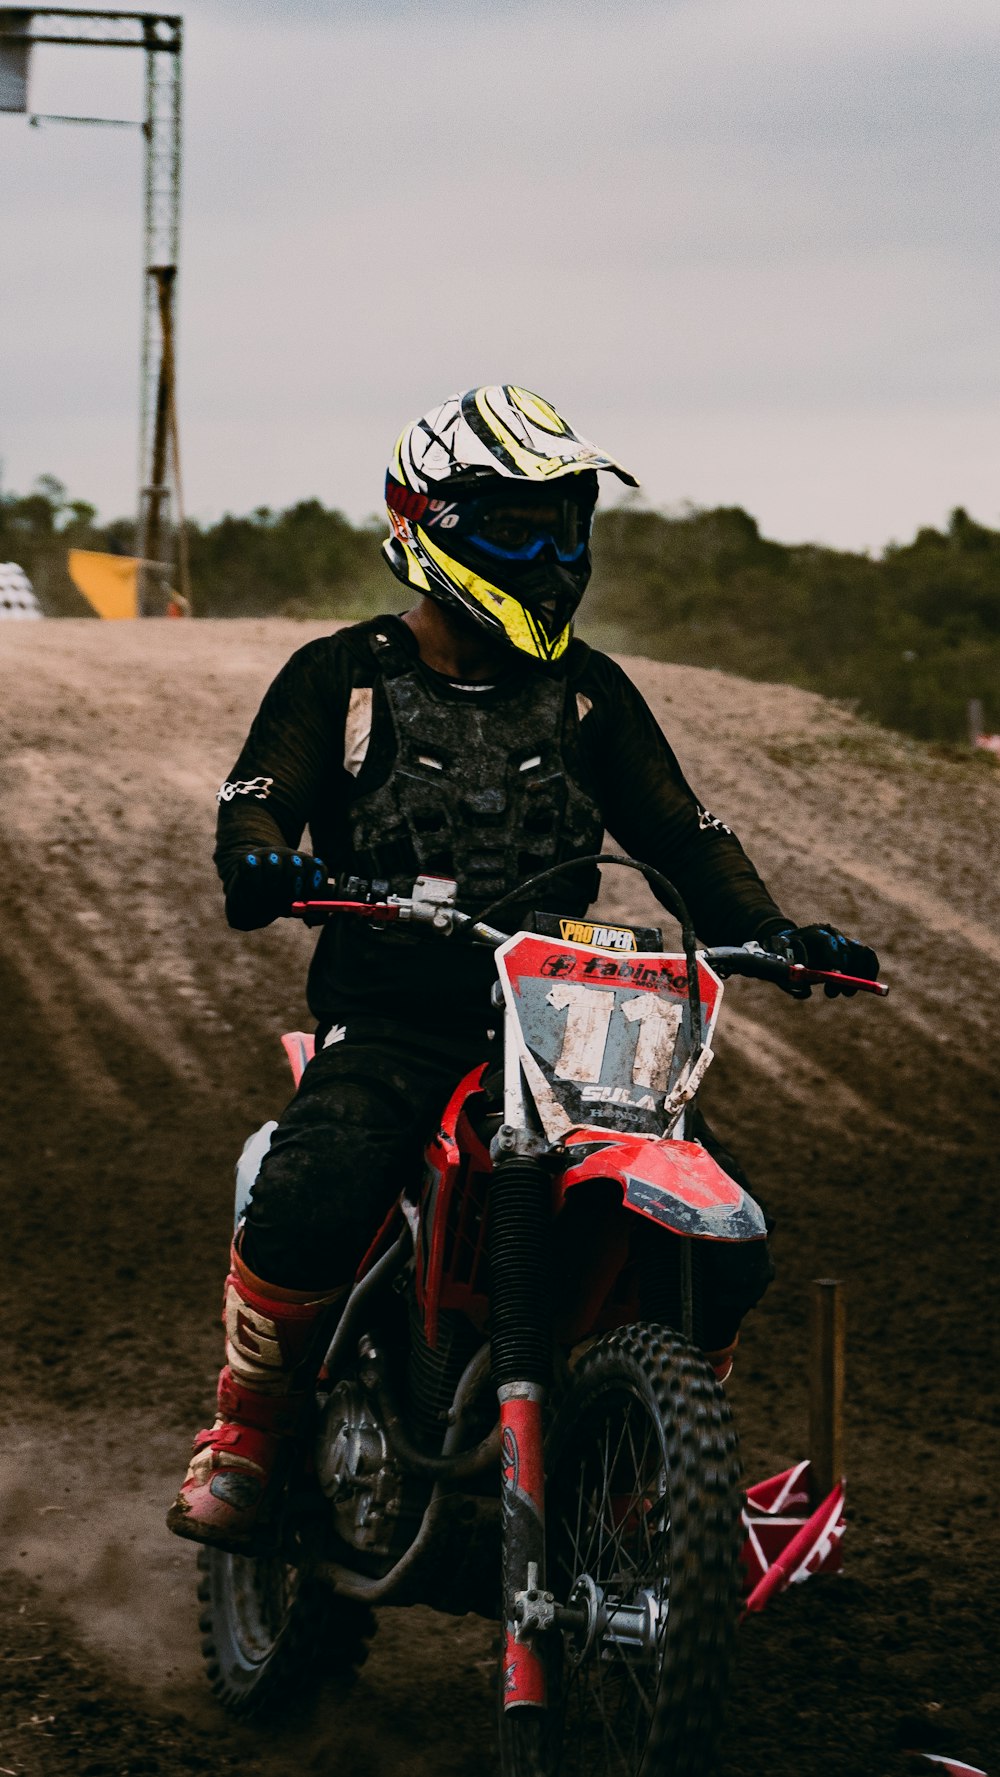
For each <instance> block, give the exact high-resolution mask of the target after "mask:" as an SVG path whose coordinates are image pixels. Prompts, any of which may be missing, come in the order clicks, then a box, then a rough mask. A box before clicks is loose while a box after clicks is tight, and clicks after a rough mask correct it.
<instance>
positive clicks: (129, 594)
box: [68, 549, 139, 618]
mask: <svg viewBox="0 0 1000 1777" xmlns="http://www.w3.org/2000/svg"><path fill="white" fill-rule="evenodd" d="M68 566H69V576H70V579H71V580H72V582H73V585H74V586H75V587H76V589H77V591H78V592H82V593H83V596H84V598H85V599H86V600H87V603H88V604H90V605H93V607H94V610H95V611H96V612H97V615H98V617H108V618H117V617H135V616H137V615H138V604H139V595H138V577H139V576H138V570H139V562H138V561H137V559H136V557H135V556H134V555H104V554H102V553H101V552H100V551H98V550H96V549H71V550H70V551H69V561H68Z"/></svg>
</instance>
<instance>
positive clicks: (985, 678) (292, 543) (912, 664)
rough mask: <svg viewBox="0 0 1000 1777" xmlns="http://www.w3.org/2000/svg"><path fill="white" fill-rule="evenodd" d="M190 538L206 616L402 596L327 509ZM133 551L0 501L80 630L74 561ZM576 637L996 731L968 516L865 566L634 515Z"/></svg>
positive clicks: (0, 515)
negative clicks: (71, 554)
mask: <svg viewBox="0 0 1000 1777" xmlns="http://www.w3.org/2000/svg"><path fill="white" fill-rule="evenodd" d="M187 528H188V542H189V549H190V558H191V578H192V584H193V588H194V593H195V599H196V608H197V613H198V615H199V616H201V617H267V616H285V617H300V618H323V617H331V618H353V617H363V616H368V615H370V614H372V613H373V612H376V611H379V610H391V609H394V608H396V606H397V605H398V604H399V603H400V602H401V601H402V599H403V596H404V595H403V593H402V589H401V588H400V587H399V586H398V585H397V584H396V583H395V582H393V581H392V580H391V579H390V576H389V571H388V568H387V567H386V566H385V564H384V563H383V561H382V558H381V551H380V547H379V545H380V541H381V538H382V536H383V535H384V525H383V523H382V521H381V520H379V519H375V518H373V519H370V520H368V521H366V522H364V523H362V524H353V523H352V522H351V521H350V520H349V519H348V518H346V517H345V516H344V514H343V513H342V512H339V511H337V510H336V509H335V508H331V507H327V506H324V505H323V504H322V502H321V501H319V500H301V501H299V502H297V503H296V504H295V505H294V506H289V507H287V508H286V509H284V510H283V511H272V510H271V509H270V508H268V507H264V506H260V507H258V508H257V509H256V510H255V511H253V512H252V513H250V514H248V515H247V516H245V517H234V516H232V515H229V514H227V515H226V516H225V517H223V518H221V519H219V520H218V521H217V522H216V523H214V524H207V525H201V524H198V523H196V522H194V521H190V522H189V524H188V527H187ZM132 535H133V529H132V521H131V520H124V519H121V520H114V521H112V522H111V523H109V524H101V523H100V522H99V520H98V514H97V512H96V510H95V508H94V507H93V506H91V505H90V504H88V503H87V502H86V501H84V500H74V499H70V497H69V495H68V493H67V490H66V489H65V488H64V487H63V486H62V484H61V483H60V482H58V481H57V480H55V479H54V478H53V477H52V476H43V477H41V478H40V479H39V481H38V482H37V483H36V485H35V487H34V489H33V490H32V492H31V493H29V494H26V495H21V496H19V495H16V494H6V495H0V559H3V560H5V559H8V558H9V559H11V560H13V561H17V562H19V563H20V564H21V566H22V567H23V568H24V569H25V570H26V572H27V573H28V574H29V576H30V577H31V578H32V580H33V581H34V583H35V588H36V591H37V592H38V594H39V598H40V599H41V602H42V605H43V609H45V610H46V611H47V613H48V614H50V615H53V616H70V615H74V616H82V615H85V614H87V608H86V607H85V605H84V603H83V601H82V599H81V598H80V597H79V595H78V594H77V593H76V592H75V589H74V588H73V586H72V583H71V582H70V581H69V578H68V575H67V573H66V570H65V556H66V550H67V548H71V547H78V548H84V549H103V550H110V551H112V552H115V553H124V554H127V553H128V552H129V551H130V549H131V547H132ZM579 627H580V632H581V634H583V635H584V636H585V637H588V638H589V639H590V640H592V641H594V642H595V643H597V644H598V645H600V646H602V647H608V648H614V649H617V650H619V651H621V652H624V653H636V654H647V655H651V656H652V657H653V658H654V659H658V660H674V661H679V662H683V663H685V664H687V665H691V666H706V667H718V668H721V669H722V670H723V671H725V672H733V673H740V674H743V675H744V676H745V677H748V678H753V679H762V680H770V681H773V682H776V683H781V684H792V685H799V686H802V687H804V688H805V689H807V690H812V691H818V692H821V693H823V694H824V695H826V696H829V697H836V698H842V699H846V700H848V701H849V702H851V703H852V704H853V705H854V706H855V707H856V708H857V709H858V710H859V711H861V712H862V713H864V714H866V715H868V716H871V717H873V718H874V719H875V720H877V721H879V722H882V723H884V724H885V725H886V726H888V727H891V728H895V729H899V730H901V731H902V732H904V733H907V734H911V735H914V736H916V737H917V738H918V739H921V740H938V741H947V742H954V741H961V740H963V739H964V738H965V734H966V709H967V703H968V700H969V699H970V698H979V699H980V700H981V702H982V704H983V707H984V717H985V725H986V727H987V729H989V730H991V731H994V732H995V731H998V730H1000V531H997V530H992V529H990V528H989V527H987V526H986V525H983V524H980V523H977V522H976V520H974V519H973V518H970V516H969V515H968V513H967V512H965V511H964V510H963V509H962V508H961V507H958V508H956V509H955V510H954V511H953V512H952V514H951V516H950V518H949V520H948V523H947V525H946V526H945V527H944V528H943V529H940V530H938V529H935V528H933V527H926V528H924V529H921V530H919V531H918V532H917V534H916V536H915V537H914V538H913V540H912V542H909V543H903V544H896V543H893V544H890V545H889V546H888V547H887V548H886V549H885V550H884V551H883V552H882V553H881V555H878V556H872V555H860V554H854V553H851V552H849V551H844V550H837V549H828V548H824V547H821V546H819V545H816V544H785V543H777V542H775V541H773V540H772V539H769V538H767V537H763V536H761V534H760V529H759V527H758V525H757V523H756V520H755V519H753V518H752V517H751V516H750V514H749V513H747V512H744V511H743V510H742V508H740V507H738V506H732V507H717V508H715V509H713V510H703V509H699V508H693V507H692V508H688V509H685V510H684V511H682V512H680V513H665V512H657V511H652V510H649V509H648V508H645V507H643V506H642V505H641V504H640V503H639V502H638V501H636V502H634V503H633V502H629V501H626V502H625V503H623V504H622V505H620V506H617V507H611V508H609V509H606V510H604V511H601V512H599V513H598V516H597V521H596V527H595V537H594V578H593V582H592V585H591V588H590V591H589V592H588V594H587V598H586V601H585V604H584V606H583V609H582V612H581V621H580V625H579Z"/></svg>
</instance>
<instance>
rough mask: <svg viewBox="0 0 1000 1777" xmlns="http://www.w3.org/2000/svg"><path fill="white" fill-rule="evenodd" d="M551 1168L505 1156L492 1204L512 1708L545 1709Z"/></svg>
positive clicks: (506, 1683) (493, 1352)
mask: <svg viewBox="0 0 1000 1777" xmlns="http://www.w3.org/2000/svg"><path fill="white" fill-rule="evenodd" d="M551 1224H552V1174H551V1171H550V1169H549V1168H548V1167H547V1166H545V1165H544V1164H543V1163H542V1162H541V1161H540V1160H538V1159H536V1158H535V1157H533V1156H530V1157H529V1156H528V1155H522V1154H512V1155H510V1156H509V1157H500V1156H498V1157H497V1159H496V1162H495V1165H494V1169H493V1179H492V1183H491V1189H490V1204H489V1254H490V1358H491V1367H492V1372H493V1381H494V1384H495V1386H496V1390H497V1399H498V1401H499V1403H500V1469H501V1495H500V1497H501V1508H502V1517H501V1522H502V1533H503V1623H504V1654H503V1707H504V1709H505V1710H506V1709H519V1708H523V1707H525V1706H528V1707H533V1708H536V1709H538V1708H543V1709H544V1708H545V1706H546V1701H547V1697H546V1684H545V1660H544V1657H543V1652H542V1650H541V1649H540V1647H539V1645H538V1637H539V1634H540V1633H541V1632H542V1630H543V1629H544V1627H546V1626H547V1625H546V1624H545V1623H544V1622H541V1621H539V1620H538V1616H537V1611H536V1608H535V1606H536V1604H537V1602H538V1601H540V1600H544V1601H545V1603H550V1601H549V1599H548V1594H547V1593H545V1592H544V1590H543V1588H544V1584H545V1453H544V1443H545V1436H544V1405H545V1390H546V1385H547V1383H548V1381H549V1376H550V1373H551V1368H552V1329H551V1317H550V1313H549V1299H550V1294H551V1275H550V1271H549V1263H548V1246H549V1230H550V1227H551Z"/></svg>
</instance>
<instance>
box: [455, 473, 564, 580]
mask: <svg viewBox="0 0 1000 1777" xmlns="http://www.w3.org/2000/svg"><path fill="white" fill-rule="evenodd" d="M588 495H589V489H588V490H586V491H585V490H583V489H580V490H579V491H574V492H569V491H567V492H565V493H564V492H563V491H562V490H561V489H558V490H557V489H556V488H554V487H551V486H550V487H546V488H539V489H538V490H537V491H536V490H535V489H534V488H532V489H530V490H528V489H522V488H511V489H510V490H509V491H508V490H506V489H505V490H504V491H503V492H499V491H491V492H490V493H489V494H485V495H482V496H480V497H479V498H478V499H476V498H473V499H468V498H466V499H464V500H457V501H454V502H449V501H438V500H432V501H430V503H429V506H428V510H427V512H426V514H425V516H424V519H423V523H424V526H425V528H426V529H427V531H428V532H429V534H430V535H431V536H432V537H435V538H438V539H440V541H441V543H442V545H443V546H444V547H446V548H449V547H453V546H454V545H455V544H456V543H457V544H459V545H460V546H462V548H463V553H465V552H466V551H473V552H474V553H475V554H476V555H477V556H479V557H481V558H485V559H486V561H490V562H496V563H498V564H499V563H504V562H509V563H511V564H512V565H513V564H515V563H530V562H537V561H538V560H539V559H541V558H544V559H545V560H546V561H553V560H555V561H557V562H560V563H562V564H564V565H566V566H569V565H571V564H573V563H576V562H580V561H582V560H583V558H584V557H585V555H586V552H587V545H588V543H589V541H590V527H591V520H592V517H593V510H594V501H593V499H592V498H589V497H588Z"/></svg>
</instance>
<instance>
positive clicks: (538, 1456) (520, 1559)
mask: <svg viewBox="0 0 1000 1777" xmlns="http://www.w3.org/2000/svg"><path fill="white" fill-rule="evenodd" d="M497 1392H498V1395H499V1399H500V1478H501V1504H502V1522H503V1603H504V1649H503V1706H504V1708H505V1709H517V1708H520V1707H521V1706H522V1705H523V1704H526V1703H527V1704H533V1705H534V1706H535V1707H536V1708H544V1707H545V1705H546V1702H547V1695H546V1684H545V1661H544V1660H543V1658H542V1657H541V1654H540V1653H539V1652H538V1650H537V1645H536V1636H537V1634H538V1632H539V1631H540V1630H542V1629H544V1628H546V1627H548V1626H549V1625H548V1623H547V1622H545V1621H540V1620H539V1617H538V1604H539V1603H540V1602H541V1601H542V1600H545V1601H546V1602H549V1600H548V1594H547V1593H545V1592H544V1590H543V1587H544V1579H545V1465H544V1426H543V1419H542V1414H543V1405H544V1390H543V1389H542V1388H541V1387H540V1386H539V1385H538V1384H537V1383H534V1382H511V1383H507V1384H504V1385H502V1386H501V1387H500V1388H499V1389H498V1391H497Z"/></svg>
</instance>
